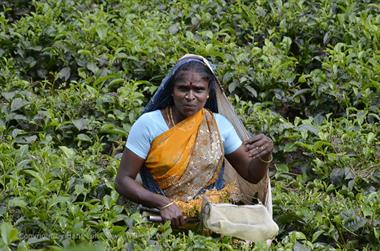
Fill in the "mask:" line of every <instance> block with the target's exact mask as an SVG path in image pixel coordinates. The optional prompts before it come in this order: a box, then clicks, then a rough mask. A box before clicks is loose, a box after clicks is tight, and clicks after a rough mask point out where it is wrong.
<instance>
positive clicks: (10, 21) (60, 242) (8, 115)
mask: <svg viewBox="0 0 380 251" xmlns="http://www.w3.org/2000/svg"><path fill="white" fill-rule="evenodd" d="M379 13H380V6H379V4H378V3H377V2H376V1H370V0H362V1H341V0H338V1H326V0H320V1H311V2H310V1H309V2H307V1H295V0H290V1H281V0H276V1H245V0H239V1H222V0H220V1H219V0H218V1H204V0H199V1H192V2H189V1H143V2H141V1H136V0H130V1H118V0H102V1H89V0H79V1H73V0H62V1H52V0H43V1H21V0H19V1H1V2H0V170H1V173H0V174H1V175H0V198H1V199H0V233H1V234H0V235H1V239H0V249H4V250H15V249H17V250H26V249H54V250H60V249H61V248H68V247H70V246H73V245H75V244H80V243H84V244H83V245H82V246H79V247H78V248H81V249H85V248H88V249H90V248H91V249H94V248H97V249H99V250H103V249H107V250H110V249H112V250H121V249H127V250H143V249H144V250H145V249H148V250H151V249H152V250H156V249H174V250H184V249H195V250H215V249H221V250H235V249H238V250H252V249H253V250H262V249H267V248H266V246H265V245H264V244H263V243H258V244H256V245H250V244H248V243H245V242H242V241H238V240H235V239H232V238H228V237H220V236H217V235H211V236H207V235H205V234H202V233H198V232H188V233H186V232H183V233H175V232H173V230H172V229H171V228H170V226H169V225H167V224H164V225H153V224H150V223H148V222H146V221H145V220H144V219H143V218H142V217H141V216H140V215H139V214H138V213H135V212H134V210H133V206H131V207H124V206H122V205H121V201H120V198H119V196H118V194H117V192H116V191H115V189H114V185H113V183H114V177H115V175H116V170H117V168H118V165H119V160H120V153H121V151H122V150H123V146H124V143H125V139H126V137H127V135H128V132H129V129H130V126H131V124H132V123H133V122H134V121H135V120H136V119H137V117H138V116H139V114H140V113H141V111H142V109H143V107H144V105H145V104H146V103H147V101H148V100H149V98H150V97H151V96H152V95H153V93H154V91H155V90H156V88H157V87H158V85H159V84H160V81H161V79H162V78H163V77H164V75H165V74H166V73H167V71H168V70H169V69H170V67H171V66H172V65H173V64H174V63H175V61H176V60H177V59H178V58H180V57H181V56H183V55H184V54H185V53H196V54H201V55H203V56H205V57H206V58H208V59H210V61H211V62H212V63H213V64H214V66H215V69H216V73H217V75H218V77H219V79H220V81H221V82H222V85H223V87H224V89H225V90H226V93H227V94H228V95H229V97H230V98H231V102H232V103H233V104H234V106H235V108H236V111H237V113H238V114H239V115H240V117H241V118H242V120H243V122H244V124H245V125H246V126H247V128H249V129H250V130H251V131H252V132H253V133H258V132H264V133H266V134H268V135H270V136H271V137H272V139H273V141H274V143H275V152H274V157H275V161H274V163H273V165H272V166H271V170H270V171H271V177H272V187H273V209H274V219H275V221H276V222H277V223H278V225H279V227H280V233H279V235H278V237H277V238H276V239H275V240H274V242H273V244H272V248H273V249H275V250H290V249H295V250H311V249H313V250H314V249H316V250H326V249H338V250H344V249H361V250H377V249H378V248H379V247H380V221H379V218H380V194H379V192H378V187H379V181H380V171H379V163H380V161H379V160H380V142H379V138H380V129H379V126H378V125H379V122H380V116H379V114H380V99H379V96H380V84H379V83H380V63H379V62H380V60H379V58H380V53H379V50H380V47H379V45H380V37H379V34H380V32H379V27H380V15H379ZM86 243H87V244H86ZM72 249H75V247H74V248H72Z"/></svg>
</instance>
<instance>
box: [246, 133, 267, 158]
mask: <svg viewBox="0 0 380 251" xmlns="http://www.w3.org/2000/svg"><path fill="white" fill-rule="evenodd" d="M243 144H244V145H245V147H246V151H247V152H248V154H249V157H250V158H253V159H256V158H263V159H269V158H270V155H271V154H272V152H273V142H272V140H271V139H270V138H269V137H267V136H265V135H264V134H258V135H255V136H253V137H252V138H251V139H248V140H245V141H244V143H243Z"/></svg>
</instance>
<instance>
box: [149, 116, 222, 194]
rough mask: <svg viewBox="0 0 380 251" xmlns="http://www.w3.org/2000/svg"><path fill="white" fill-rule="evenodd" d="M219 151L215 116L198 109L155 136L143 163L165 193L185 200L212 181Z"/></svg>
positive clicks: (218, 158)
mask: <svg viewBox="0 0 380 251" xmlns="http://www.w3.org/2000/svg"><path fill="white" fill-rule="evenodd" d="M223 155H224V152H223V145H222V141H221V138H220V135H219V130H218V127H217V124H216V121H215V118H214V116H213V114H212V113H211V112H209V111H208V110H206V109H201V110H200V111H199V112H197V113H196V114H194V115H193V116H190V117H188V118H186V119H184V120H183V121H181V122H180V123H178V124H176V125H175V126H174V127H172V128H170V129H169V130H168V131H166V132H164V133H162V134H161V135H159V136H158V137H156V138H155V139H154V140H153V142H152V144H151V149H150V151H149V153H148V156H147V159H146V161H145V165H146V167H147V168H148V170H149V172H150V173H151V174H152V176H153V178H154V180H155V181H156V182H157V184H158V185H159V186H160V188H161V189H163V190H164V192H165V194H166V196H168V197H171V198H175V199H181V200H185V201H186V200H189V199H192V198H193V197H194V196H195V195H196V194H197V193H198V192H199V191H200V190H201V189H202V188H204V187H206V186H208V185H210V184H212V183H213V182H215V180H216V178H217V177H218V174H219V172H220V169H221V166H222V163H223Z"/></svg>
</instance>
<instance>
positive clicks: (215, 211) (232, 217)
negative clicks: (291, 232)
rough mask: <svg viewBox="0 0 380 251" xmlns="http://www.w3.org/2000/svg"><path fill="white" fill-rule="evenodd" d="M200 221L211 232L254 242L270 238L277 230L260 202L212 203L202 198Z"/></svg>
mask: <svg viewBox="0 0 380 251" xmlns="http://www.w3.org/2000/svg"><path fill="white" fill-rule="evenodd" d="M202 221H203V225H204V226H205V227H206V228H208V229H210V230H211V231H213V232H216V233H219V234H221V235H226V236H233V237H236V238H239V239H243V240H248V241H254V242H256V241H267V240H271V239H273V238H274V237H275V236H276V235H277V233H278V230H279V229H278V226H277V224H276V223H275V222H274V221H273V219H272V217H271V216H270V215H269V213H268V211H267V209H266V207H264V206H263V205H262V204H256V205H242V206H238V205H233V204H225V203H220V204H214V203H210V202H209V201H208V200H207V199H204V202H203V205H202ZM268 244H269V243H268Z"/></svg>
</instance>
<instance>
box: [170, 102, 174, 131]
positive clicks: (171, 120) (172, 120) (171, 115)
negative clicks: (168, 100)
mask: <svg viewBox="0 0 380 251" xmlns="http://www.w3.org/2000/svg"><path fill="white" fill-rule="evenodd" d="M169 119H170V123H171V124H172V125H173V126H175V123H174V119H173V110H172V107H171V106H170V107H169Z"/></svg>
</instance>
